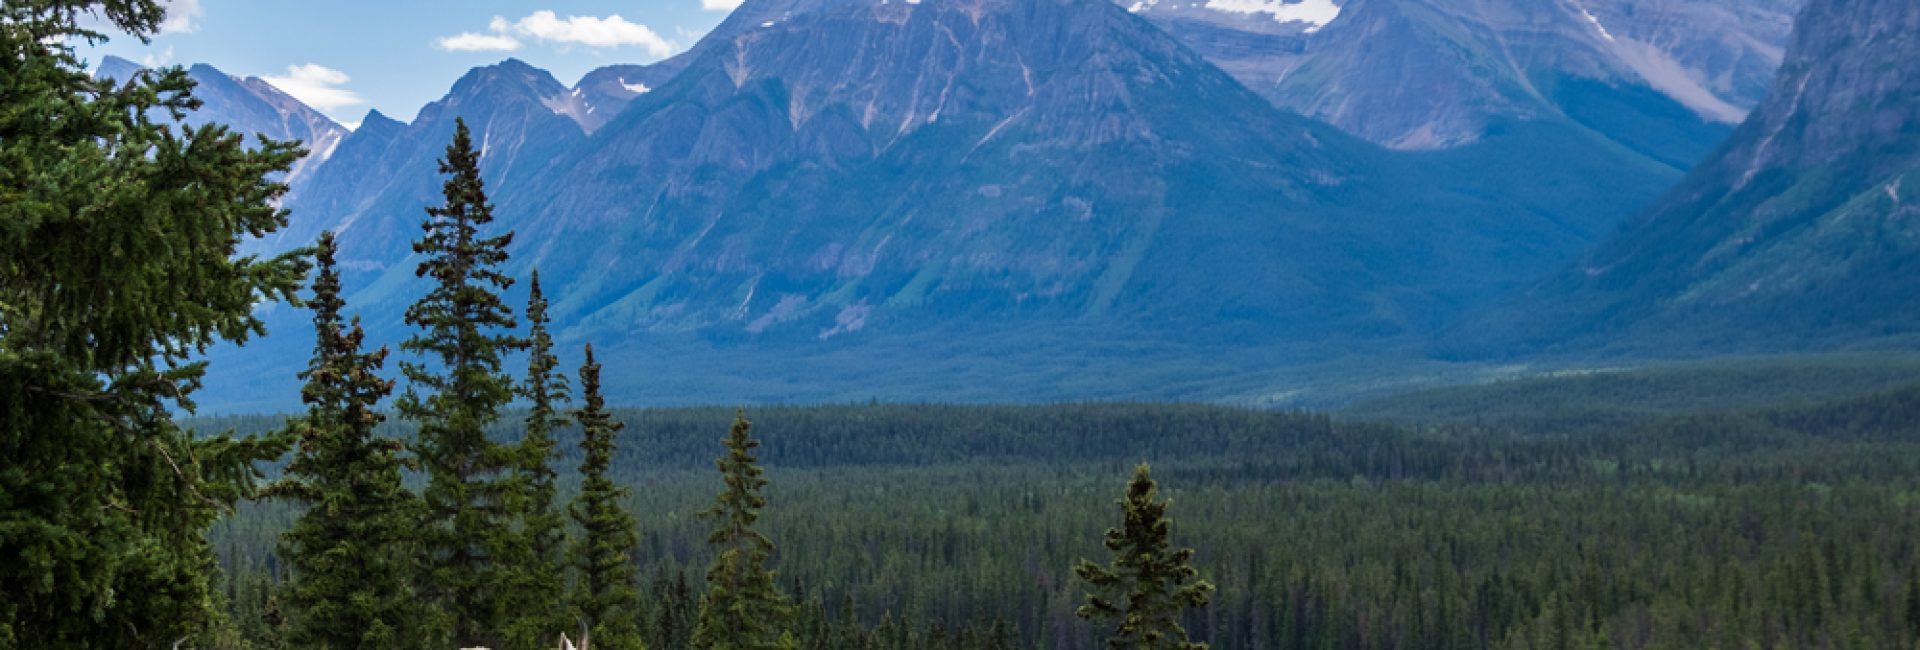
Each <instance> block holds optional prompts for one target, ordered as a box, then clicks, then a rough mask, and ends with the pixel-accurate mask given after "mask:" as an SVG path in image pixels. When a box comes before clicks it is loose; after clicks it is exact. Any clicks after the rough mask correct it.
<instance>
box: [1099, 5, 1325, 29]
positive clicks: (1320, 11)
mask: <svg viewBox="0 0 1920 650" xmlns="http://www.w3.org/2000/svg"><path fill="white" fill-rule="evenodd" d="M1139 6H1140V5H1139V3H1136V4H1135V7H1139ZM1207 8H1208V9H1213V10H1215V11H1226V12H1231V13H1238V14H1270V15H1272V16H1273V19H1274V21H1275V22H1281V23H1307V24H1308V25H1310V26H1309V27H1308V28H1307V32H1308V33H1313V32H1317V31H1320V28H1322V27H1326V26H1327V24H1328V23H1331V22H1333V20H1334V19H1335V18H1339V17H1340V5H1337V4H1334V3H1333V0H1301V1H1300V2H1293V3H1289V2H1285V1H1284V0H1207ZM1136 11H1137V9H1136Z"/></svg>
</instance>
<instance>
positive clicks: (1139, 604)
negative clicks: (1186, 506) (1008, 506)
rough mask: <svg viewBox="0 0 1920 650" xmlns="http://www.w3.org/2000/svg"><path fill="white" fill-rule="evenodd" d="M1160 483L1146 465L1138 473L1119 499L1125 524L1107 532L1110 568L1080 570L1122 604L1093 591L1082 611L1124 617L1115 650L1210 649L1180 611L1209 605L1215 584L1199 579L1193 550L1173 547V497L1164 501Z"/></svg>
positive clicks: (1112, 640) (1085, 564)
mask: <svg viewBox="0 0 1920 650" xmlns="http://www.w3.org/2000/svg"><path fill="white" fill-rule="evenodd" d="M1159 489H1160V488H1159V486H1158V485H1157V484H1155V483H1154V481H1153V477H1152V476H1151V475H1150V473H1149V471H1148V468H1147V466H1146V465H1145V464H1142V465H1140V466H1139V467H1137V468H1135V469H1134V471H1133V481H1132V483H1130V484H1128V485H1127V495H1126V496H1124V497H1121V498H1120V499H1118V500H1117V503H1118V504H1119V505H1120V511H1121V513H1122V515H1123V523H1122V524H1121V526H1120V527H1119V528H1113V529H1109V530H1108V531H1107V537H1106V546H1107V550H1110V551H1113V554H1114V557H1113V563H1112V564H1111V565H1108V566H1102V565H1099V564H1094V563H1093V562H1090V561H1087V560H1081V561H1080V564H1079V565H1078V566H1075V567H1074V573H1075V574H1077V575H1079V576H1080V579H1081V580H1084V581H1086V582H1087V584H1088V585H1090V586H1092V587H1093V588H1094V589H1095V590H1098V591H1101V592H1105V593H1108V594H1112V593H1119V594H1123V595H1124V598H1125V599H1126V602H1125V603H1124V606H1123V605H1122V604H1116V603H1114V601H1112V600H1110V599H1109V598H1108V597H1106V596H1102V595H1098V594H1088V596H1087V603H1086V604H1085V605H1082V606H1081V607H1080V609H1079V610H1078V611H1077V612H1076V613H1078V614H1079V615H1080V617H1081V618H1084V619H1089V620H1093V619H1119V622H1118V623H1117V624H1116V626H1115V627H1114V630H1113V633H1112V635H1110V636H1109V637H1108V638H1107V647H1109V648H1114V649H1115V650H1122V649H1127V650H1157V649H1160V648H1166V649H1169V650H1205V648H1206V647H1207V644H1205V643H1194V642H1191V641H1188V640H1187V631H1186V629H1185V628H1183V627H1181V626H1180V615H1181V614H1182V613H1183V612H1185V611H1186V610H1187V609H1188V608H1193V607H1205V606H1206V604H1207V602H1208V601H1209V600H1210V599H1211V598H1212V595H1213V585H1212V584H1211V583H1208V582H1207V581H1205V580H1200V579H1198V578H1197V576H1198V575H1199V573H1198V572H1197V571H1195V570H1194V569H1193V566H1192V565H1191V564H1190V562H1191V561H1192V560H1193V549H1190V548H1187V549H1180V550H1177V551H1176V550H1173V547H1172V545H1171V543H1170V542H1169V541H1168V535H1169V533H1170V532H1171V530H1172V528H1173V521H1172V520H1171V519H1169V518H1168V517H1167V506H1168V505H1170V504H1171V503H1172V502H1171V501H1159V500H1157V498H1158V493H1159Z"/></svg>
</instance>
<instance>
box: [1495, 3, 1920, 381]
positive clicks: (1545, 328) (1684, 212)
mask: <svg viewBox="0 0 1920 650" xmlns="http://www.w3.org/2000/svg"><path fill="white" fill-rule="evenodd" d="M1916 34H1920V5H1916V4H1914V3H1911V2H1901V1H1892V0H1822V1H1819V2H1815V3H1813V4H1811V5H1810V6H1809V7H1808V9H1807V11H1806V13H1805V14H1804V16H1803V18H1802V20H1801V24H1800V26H1799V28H1798V30H1797V32H1796V35H1795V38H1794V43H1793V47H1792V49H1791V52H1790V54H1789V55H1788V59H1787V63H1786V65H1785V67H1784V68H1783V70H1782V73H1781V77H1780V79H1779V81H1778V82H1777V83H1776V84H1775V87H1774V91H1773V93H1772V96H1771V98H1770V99H1769V100H1768V101H1767V103H1766V104H1765V105H1764V106H1762V107H1761V108H1760V109H1759V110H1758V111H1756V112H1755V113H1754V115H1753V117H1752V118H1750V119H1749V120H1748V121H1747V122H1746V123H1745V124H1743V125H1742V126H1741V127H1740V129H1739V130H1738V131H1737V132H1736V133H1735V134H1734V135H1733V137H1732V138H1731V139H1730V140H1729V141H1728V142H1727V143H1726V144H1724V145H1723V146H1722V147H1721V148H1720V149H1719V152H1718V153H1717V154H1716V155H1715V156H1714V157H1713V159H1711V160H1709V161H1708V162H1706V163H1703V164H1702V165H1701V166H1699V167H1698V168H1696V169H1695V170H1694V171H1693V172H1692V173H1691V174H1690V175H1689V176H1688V177H1687V179H1686V180H1685V181H1684V182H1682V183H1681V185H1680V186H1679V187H1678V188H1676V189H1675V190H1674V191H1673V192H1671V193H1669V194H1668V195H1667V196H1666V197H1665V198H1663V199H1662V200H1660V201H1659V202H1658V203H1656V204H1655V205H1654V206H1653V207H1652V208H1651V209H1649V210H1647V211H1646V212H1644V213H1643V214H1641V215H1639V216H1637V217H1635V218H1634V219H1632V220H1631V221H1629V222H1628V223H1627V224H1625V225H1624V226H1622V227H1621V228H1620V230H1619V231H1618V232H1616V233H1614V234H1612V235H1610V236H1609V237H1608V239H1607V240H1606V241H1605V242H1604V243H1602V244H1601V245H1600V246H1599V247H1598V248H1597V249H1596V250H1594V251H1593V252H1592V253H1591V254H1589V255H1588V256H1587V257H1586V259H1585V260H1584V261H1583V262H1581V263H1580V264H1579V265H1577V266H1576V267H1574V268H1571V269H1568V270H1566V271H1565V272H1563V273H1561V274H1559V275H1558V276H1556V277H1554V278H1553V279H1552V280H1550V281H1548V282H1546V283H1543V284H1542V285H1541V286H1539V287H1538V288H1536V289H1534V290H1533V291H1532V292H1531V293H1530V295H1529V296H1528V297H1527V298H1525V299H1523V300H1522V301H1520V302H1519V304H1518V305H1517V306H1514V307H1512V308H1510V309H1508V310H1502V311H1498V312H1496V313H1494V314H1491V315H1488V316H1486V317H1484V318H1483V319H1481V322H1482V323H1483V324H1485V325H1486V326H1485V327H1477V328H1472V329H1475V330H1477V331H1475V332H1471V333H1463V334H1462V335H1460V336H1459V337H1457V338H1458V339H1459V340H1462V341H1467V342H1468V343H1465V344H1463V345H1462V346H1460V347H1461V349H1475V350H1480V351H1491V350H1501V349H1506V350H1511V349H1514V348H1516V347H1518V348H1520V349H1526V348H1545V349H1549V350H1556V349H1557V350H1572V351H1578V350H1592V349H1601V350H1615V351H1641V352H1646V351H1652V352H1659V351H1662V350H1691V351H1696V352H1713V351H1727V350H1782V349H1785V350H1793V349H1819V348H1834V347H1849V346H1868V345H1877V344H1893V343H1899V342H1900V341H1903V340H1906V339H1907V338H1909V337H1910V334H1911V333H1912V332H1914V331H1915V329H1916V328H1920V309H1916V306H1920V305H1916V302H1915V300H1916V297H1920V274H1915V273H1914V272H1913V263H1914V262H1913V261H1914V260H1915V259H1920V258H1917V257H1916V254H1920V231H1916V229H1915V224H1916V223H1920V221H1916V220H1915V219H1914V217H1915V216H1916V215H1920V207H1917V206H1916V202H1915V200H1914V197H1915V194H1914V191H1915V188H1916V187H1920V127H1917V125H1920V103H1916V102H1914V101H1913V98H1914V97H1916V96H1920V38H1916ZM1508 324H1512V325H1511V326H1508ZM1876 341H1879V343H1876ZM1516 343H1517V344H1519V345H1518V346H1516V345H1515V344H1516Z"/></svg>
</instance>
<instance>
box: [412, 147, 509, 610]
mask: <svg viewBox="0 0 1920 650" xmlns="http://www.w3.org/2000/svg"><path fill="white" fill-rule="evenodd" d="M454 124H455V130H454V136H453V143H452V144H451V145H449V146H448V147H447V156H446V158H445V159H443V160H441V161H440V173H442V174H447V175H448V178H447V181H446V183H445V184H444V186H443V190H444V193H445V196H446V203H445V204H444V205H442V206H439V207H433V208H427V220H426V221H425V223H423V224H422V225H421V228H422V229H423V230H424V231H425V234H424V236H423V237H422V238H421V239H420V241H417V242H414V244H413V250H414V252H415V253H418V254H420V255H422V256H424V257H425V258H426V259H425V260H424V261H422V262H421V263H420V266H419V268H418V269H416V270H415V271H414V274H415V275H417V276H419V277H422V278H431V279H432V280H433V281H434V285H433V289H432V290H431V291H429V292H428V293H427V295H426V296H424V297H422V298H421V299H420V300H419V302H416V303H414V304H413V305H412V306H410V307H408V308H407V312H406V322H407V324H408V325H413V326H416V327H419V328H420V329H421V332H420V333H418V334H415V335H414V336H413V337H412V338H409V339H407V340H406V342H404V343H402V344H401V346H400V347H401V349H403V350H406V351H408V352H411V353H415V354H419V355H422V356H424V357H426V359H427V361H428V363H406V362H403V363H401V364H400V368H401V371H402V372H403V373H405V374H406V377H407V381H408V382H409V386H408V388H407V393H406V394H405V395H403V396H402V397H401V398H400V400H399V408H400V412H401V413H402V414H403V415H405V416H406V417H407V418H408V419H411V420H413V421H415V422H417V423H419V433H418V440H417V442H416V445H415V455H416V456H418V458H419V460H420V463H421V464H422V465H423V466H424V467H425V469H426V472H427V487H426V490H425V491H424V492H423V494H422V497H423V499H424V501H425V508H426V521H425V522H424V525H423V526H422V527H421V529H422V530H421V534H422V538H423V539H422V541H423V542H424V544H425V548H424V550H425V553H426V567H425V571H424V575H422V576H421V581H420V592H421V595H422V596H423V597H425V598H427V599H428V600H429V601H430V602H431V603H433V605H434V610H435V612H436V614H437V616H436V617H435V619H436V620H432V621H427V623H428V624H429V625H428V627H429V628H430V629H431V630H433V631H435V632H439V633H442V634H449V635H451V637H450V638H448V639H441V641H453V642H456V643H460V644H466V645H475V644H478V645H500V641H501V638H500V637H501V630H502V629H503V628H504V625H503V621H502V620H500V618H499V617H500V614H501V612H500V610H501V607H500V605H499V603H498V601H497V599H498V598H500V597H502V596H503V595H504V594H505V593H506V590H507V588H509V585H508V584H507V583H506V582H505V581H504V580H503V576H502V572H501V571H500V570H499V567H498V565H497V562H496V560H497V559H498V556H499V555H500V554H501V553H502V551H503V550H507V549H511V548H513V547H514V545H515V544H517V543H518V542H516V541H515V540H514V539H513V538H514V537H515V536H517V535H519V534H520V531H519V530H518V527H517V526H516V523H517V520H518V519H519V517H518V516H516V513H515V512H512V511H511V509H512V508H513V507H514V506H516V505H524V504H523V503H522V500H520V499H515V498H513V495H512V487H513V482H512V473H513V472H514V471H515V470H516V469H517V468H518V466H519V463H518V462H517V460H516V458H515V453H514V451H513V449H511V448H510V447H509V446H507V445H502V444H499V443H496V442H493V441H492V440H490V439H488V438H487V434H486V428H487V426H488V425H491V424H493V423H494V422H495V421H496V420H497V419H498V418H499V413H500V410H501V409H502V408H504V407H505V406H506V405H507V404H508V403H509V402H511V401H512V400H513V381H512V380H511V379H510V378H509V377H508V376H507V375H506V374H505V373H504V372H503V371H502V368H501V366H502V357H503V355H504V354H505V353H507V352H509V351H513V350H516V349H518V348H520V347H521V346H522V342H521V340H520V339H518V338H516V337H514V336H512V335H510V334H506V333H504V332H503V330H507V329H511V328H513V327H515V323H514V320H513V312H512V310H511V309H510V308H508V307H507V306H506V304H504V303H503V302H501V300H500V296H499V293H498V292H500V291H505V290H506V289H507V288H508V287H510V286H512V285H513V279H512V278H509V277H507V276H506V275H505V274H503V273H501V272H500V271H498V270H497V269H498V268H499V266H500V265H501V264H504V263H506V261H507V251H506V248H507V245H508V244H509V243H510V242H511V241H512V240H513V235H512V234H511V233H508V234H503V235H497V236H492V237H483V236H481V233H480V229H481V228H482V227H484V226H486V225H487V224H489V223H491V222H492V221H493V206H492V205H490V204H488V203H487V196H486V192H485V189H484V187H483V186H482V183H481V181H480V167H479V164H480V154H479V153H478V152H476V151H474V149H473V140H472V138H471V137H470V136H469V134H468V131H467V125H466V122H465V121H462V120H458V119H456V120H455V122H454ZM418 391H426V394H425V395H421V394H419V392H418Z"/></svg>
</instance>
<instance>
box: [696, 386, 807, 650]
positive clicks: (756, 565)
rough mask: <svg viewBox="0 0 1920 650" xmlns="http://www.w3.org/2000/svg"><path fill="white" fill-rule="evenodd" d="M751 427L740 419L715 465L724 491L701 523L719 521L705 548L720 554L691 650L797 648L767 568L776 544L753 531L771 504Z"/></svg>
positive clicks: (788, 612)
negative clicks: (708, 546)
mask: <svg viewBox="0 0 1920 650" xmlns="http://www.w3.org/2000/svg"><path fill="white" fill-rule="evenodd" d="M752 428H753V424H752V423H751V422H748V421H747V417H746V415H745V414H744V413H741V414H736V415H735V416H734V419H733V428H732V429H731V430H730V431H729V432H728V435H727V438H726V447H727V455H726V456H723V457H721V458H720V459H719V460H718V461H717V464H718V465H719V467H720V476H721V479H722V480H723V481H725V483H726V487H725V488H724V489H722V490H721V491H720V496H719V497H718V498H717V499H716V500H715V502H714V504H713V507H712V508H708V509H707V510H706V511H704V512H701V513H700V516H701V517H703V518H708V519H714V520H717V521H719V522H720V525H719V527H718V528H715V529H714V531H713V534H712V535H710V536H708V538H707V543H708V544H709V545H711V546H713V547H714V548H715V549H716V550H717V551H718V552H719V554H718V555H717V556H716V557H715V558H714V560H713V565H712V566H711V567H710V568H708V569H707V593H706V594H705V595H703V596H702V597H701V599H700V620H699V622H698V623H697V624H696V625H695V627H694V633H693V647H695V648H701V649H703V650H706V649H712V650H762V649H769V648H793V647H797V646H798V645H799V644H798V643H797V642H796V641H795V639H794V638H793V636H792V634H791V633H789V632H787V631H786V626H787V625H788V624H789V622H790V620H791V618H792V609H793V606H792V604H791V603H790V602H789V601H788V600H787V597H786V596H785V595H784V594H782V593H780V588H779V585H778V584H777V583H776V582H775V581H774V572H773V571H772V570H771V569H768V568H767V561H768V559H769V558H770V557H771V556H772V554H773V540H770V539H767V536H766V535H763V534H761V533H760V531H758V530H755V529H754V527H753V525H754V523H756V522H758V521H759V519H760V510H761V509H762V508H765V507H766V505H767V499H766V497H764V496H761V494H760V491H761V490H762V489H764V488H765V487H766V486H767V480H766V479H765V478H762V477H761V474H763V473H764V471H763V470H762V469H761V468H760V465H759V464H758V463H759V459H758V458H755V457H754V455H753V450H754V448H756V447H759V446H760V442H759V441H757V440H754V439H753V438H752V436H750V435H749V434H750V432H751V430H752Z"/></svg>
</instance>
